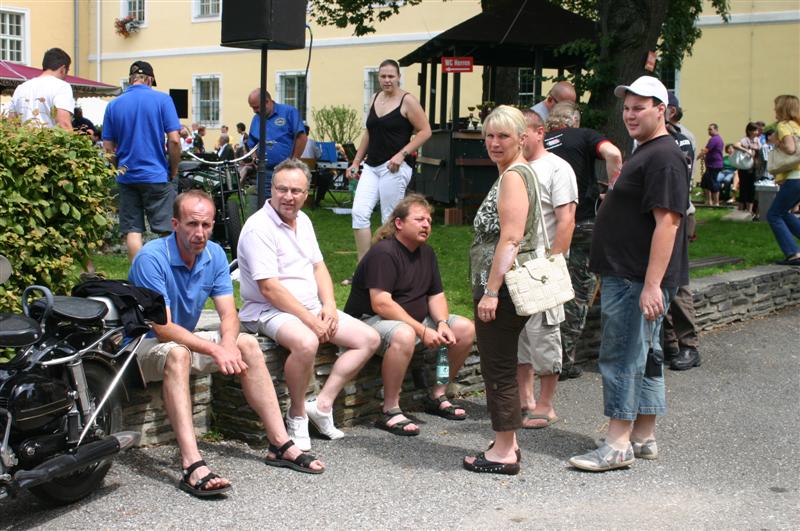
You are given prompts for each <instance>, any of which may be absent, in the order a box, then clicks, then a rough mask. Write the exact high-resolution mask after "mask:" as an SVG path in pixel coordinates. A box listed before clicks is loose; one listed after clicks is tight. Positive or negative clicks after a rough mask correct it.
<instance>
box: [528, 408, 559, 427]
mask: <svg viewBox="0 0 800 531" xmlns="http://www.w3.org/2000/svg"><path fill="white" fill-rule="evenodd" d="M522 416H523V418H524V419H526V420H543V421H545V422H544V424H537V425H536V426H525V425H524V424H523V426H522V428H523V429H525V430H540V429H542V428H547V427H548V426H550V425H552V424H555V423H556V422H558V416H557V415H554V416H552V417H548V416H547V415H537V414H536V413H534V412H533V411H531V410H529V409H523V410H522Z"/></svg>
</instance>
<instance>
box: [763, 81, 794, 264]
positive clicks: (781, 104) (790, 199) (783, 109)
mask: <svg viewBox="0 0 800 531" xmlns="http://www.w3.org/2000/svg"><path fill="white" fill-rule="evenodd" d="M775 118H777V120H778V126H777V130H776V131H775V133H774V134H772V135H770V137H769V141H770V143H773V144H774V145H775V149H780V150H781V151H783V152H784V153H787V154H789V155H791V154H793V153H795V152H796V150H798V149H800V146H798V145H797V137H798V136H800V100H798V99H797V96H790V95H782V96H778V97H777V98H775ZM775 182H776V183H778V184H779V185H780V187H781V188H780V190H778V194H777V195H776V196H775V200H774V201H773V202H772V206H771V207H770V208H769V212H768V213H767V221H768V222H769V226H770V227H771V228H772V232H773V233H774V234H775V239H776V240H777V241H778V246H779V247H780V248H781V251H783V254H784V256H785V257H786V258H785V259H784V260H782V261H780V262H778V263H779V264H784V265H793V266H800V247H798V245H797V239H800V219H797V216H795V215H794V213H792V212H791V210H792V209H793V208H794V207H795V205H797V203H799V202H800V164H797V165H795V167H794V168H793V169H792V170H790V171H788V172H783V173H778V174H776V175H775Z"/></svg>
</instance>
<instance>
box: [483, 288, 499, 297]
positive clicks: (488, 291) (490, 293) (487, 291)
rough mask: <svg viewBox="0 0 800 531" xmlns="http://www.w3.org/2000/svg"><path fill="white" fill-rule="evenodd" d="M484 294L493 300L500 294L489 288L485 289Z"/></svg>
mask: <svg viewBox="0 0 800 531" xmlns="http://www.w3.org/2000/svg"><path fill="white" fill-rule="evenodd" d="M483 294H484V295H486V296H487V297H491V298H492V299H496V298H497V297H498V293H497V292H496V291H494V290H491V289H489V288H484V289H483Z"/></svg>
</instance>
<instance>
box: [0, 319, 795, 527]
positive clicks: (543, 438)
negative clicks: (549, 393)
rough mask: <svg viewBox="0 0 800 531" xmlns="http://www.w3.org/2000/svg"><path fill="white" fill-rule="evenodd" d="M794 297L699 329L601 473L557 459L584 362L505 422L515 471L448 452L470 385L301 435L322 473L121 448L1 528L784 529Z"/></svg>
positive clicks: (593, 413)
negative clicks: (194, 471) (621, 450)
mask: <svg viewBox="0 0 800 531" xmlns="http://www.w3.org/2000/svg"><path fill="white" fill-rule="evenodd" d="M798 322H800V308H795V309H791V310H787V311H784V312H781V313H779V314H777V315H774V316H771V317H769V318H766V319H761V320H754V321H749V322H746V323H741V324H737V325H735V326H732V327H728V328H726V329H722V330H719V331H715V332H711V333H707V334H705V335H704V336H703V338H702V353H703V357H704V358H703V359H704V363H703V366H702V367H700V368H698V369H694V370H691V371H688V372H683V373H674V372H669V374H668V378H667V388H668V397H667V399H668V403H669V406H670V413H669V415H668V416H667V417H665V418H664V419H663V421H661V422H660V424H659V432H658V435H659V447H660V449H661V452H662V456H661V457H660V458H659V460H658V461H653V462H648V461H638V462H637V463H636V464H635V465H634V466H633V467H632V468H630V469H629V470H620V471H614V472H609V473H606V474H590V473H583V472H578V471H575V470H573V469H571V468H569V467H567V466H566V465H565V461H566V459H567V458H568V457H570V456H571V455H573V454H575V453H578V452H583V451H585V450H586V449H587V448H589V447H590V446H591V444H592V439H593V438H594V437H595V436H597V435H598V434H599V433H601V432H602V430H603V425H604V418H603V417H602V416H601V405H600V402H601V389H600V378H599V375H598V374H597V372H596V367H589V372H588V373H587V374H586V375H585V376H584V377H583V378H581V379H579V380H573V381H570V382H567V383H565V384H563V385H562V386H561V387H560V388H559V392H558V399H559V408H558V413H559V415H560V416H561V418H562V419H564V420H563V421H561V422H559V423H557V424H556V425H554V426H553V427H551V428H548V429H545V430H531V431H524V432H523V433H521V435H520V445H521V447H522V452H523V471H522V473H521V474H520V475H519V476H516V477H493V476H489V475H478V474H472V473H469V472H467V471H464V470H463V469H462V468H461V458H462V457H463V456H464V455H465V454H466V453H467V452H472V451H475V450H477V449H481V448H484V447H485V446H486V444H487V443H488V441H489V439H490V437H491V432H490V428H489V422H488V419H487V415H486V408H485V405H484V402H483V400H482V399H481V398H480V397H475V398H470V399H469V400H468V401H467V409H468V411H469V414H470V419H469V420H467V421H464V422H458V423H455V422H448V421H444V420H441V419H438V418H435V417H431V416H429V415H425V414H423V413H420V414H419V415H418V418H419V419H420V420H421V421H422V422H424V426H423V434H422V435H420V436H419V437H417V438H409V439H402V438H399V437H395V436H392V435H390V434H388V433H386V432H383V431H379V430H376V429H373V428H370V427H358V428H354V429H352V430H348V433H347V438H345V439H343V440H340V441H314V447H315V450H316V451H317V452H318V453H319V454H320V455H321V456H322V457H323V458H324V460H325V461H326V462H327V464H328V465H329V470H328V471H327V472H326V473H325V474H323V475H322V476H307V475H303V474H297V473H293V472H289V471H285V470H279V469H273V468H269V467H267V466H265V465H263V464H262V463H261V462H260V459H261V456H262V454H263V450H262V449H255V448H250V447H248V446H246V445H244V444H242V443H238V442H224V443H214V444H212V443H203V450H204V453H205V458H206V459H207V460H208V461H209V462H210V463H212V464H213V465H214V467H215V468H216V469H217V470H218V471H220V472H222V473H224V474H226V475H227V476H228V477H230V478H231V479H233V480H234V481H235V490H234V491H233V493H232V494H231V495H230V496H229V497H228V498H226V499H222V500H218V501H200V500H196V499H194V498H191V497H190V496H188V495H187V494H185V493H182V492H179V491H178V490H177V489H176V488H175V486H174V485H175V482H176V480H177V477H178V475H177V463H178V459H177V453H176V451H175V449H174V447H172V446H166V447H159V448H149V449H143V450H135V451H132V452H129V453H128V454H126V455H124V456H123V457H121V458H120V459H119V460H118V461H117V462H116V464H115V465H114V467H113V468H112V470H111V472H110V473H109V475H108V477H107V479H106V482H105V486H104V487H103V488H102V489H101V490H100V491H98V492H96V493H95V494H94V495H92V496H91V497H90V498H89V499H87V500H85V501H83V502H81V503H78V504H75V505H72V506H70V507H67V508H55V509H53V508H48V507H46V506H43V505H42V504H40V503H39V502H38V501H37V500H36V499H35V498H33V497H32V496H30V495H24V496H23V497H21V498H18V499H16V500H10V501H9V500H6V501H5V502H2V503H0V528H3V529H23V528H30V527H42V528H47V529H79V528H80V529H127V528H129V529H144V528H153V529H186V528H189V529H218V528H228V529H230V528H234V529H261V528H264V529H266V528H271V529H290V528H291V529H310V528H314V529H318V528H332V529H345V528H347V529H350V528H359V529H363V528H368V529H389V528H405V527H408V528H425V529H434V528H437V529H439V528H441V529H464V528H468V529H498V528H504V529H505V528H512V529H513V528H520V529H522V528H579V529H585V528H605V529H608V528H636V529H640V528H641V529H661V528H676V529H699V528H714V529H731V528H736V529H745V528H746V529H751V528H762V529H789V528H791V529H798V528H800V514H799V513H798V508H799V507H800V494H798V488H799V487H800V453H799V452H798V441H800V408H799V407H798V403H799V402H800V357H799V356H798V352H799V351H800V349H798V345H800V341H798V340H800V332H798V325H797V323H798Z"/></svg>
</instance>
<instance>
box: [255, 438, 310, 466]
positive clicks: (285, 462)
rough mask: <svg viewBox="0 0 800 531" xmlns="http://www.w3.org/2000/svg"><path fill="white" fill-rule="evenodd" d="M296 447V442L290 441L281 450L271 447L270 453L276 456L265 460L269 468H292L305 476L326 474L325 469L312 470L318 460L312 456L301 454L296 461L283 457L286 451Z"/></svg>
mask: <svg viewBox="0 0 800 531" xmlns="http://www.w3.org/2000/svg"><path fill="white" fill-rule="evenodd" d="M292 446H294V441H293V440H291V439H289V440H288V441H287V442H286V444H284V445H283V446H281V447H280V448H276V447H275V446H273V445H271V444H270V445H269V451H270V452H272V453H273V454H275V457H270V456H269V455H267V457H265V458H264V462H265V463H266V464H268V465H269V466H277V467H281V468H291V469H292V470H296V471H297V472H303V473H304V474H322V473H323V472H325V469H324V468H320V469H315V468H311V463H312V462H314V461H316V460H317V458H316V457H315V456H313V455H311V454H307V453H301V454H300V455H298V456H297V457H295V458H294V459H286V458H284V457H283V454H285V453H286V450H288V449H289V448H291V447H292Z"/></svg>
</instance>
